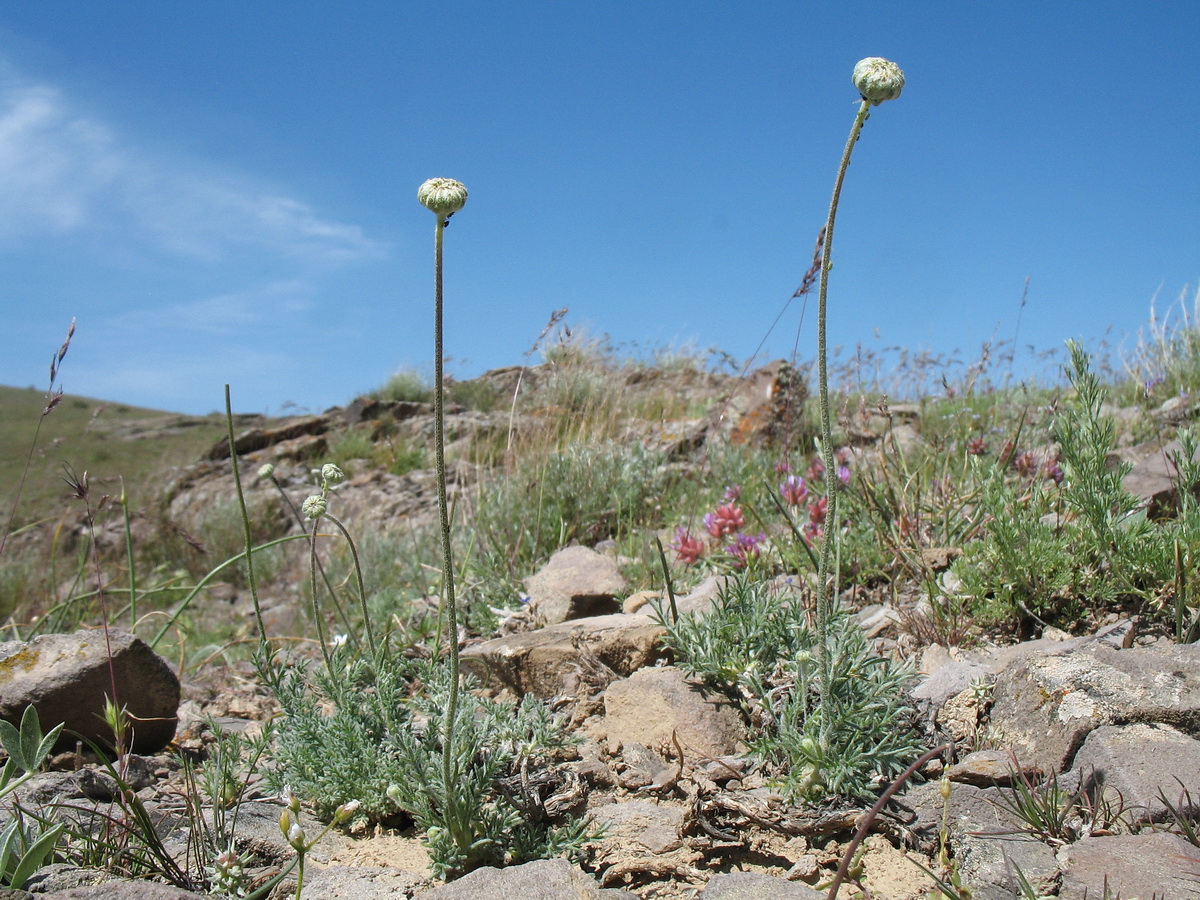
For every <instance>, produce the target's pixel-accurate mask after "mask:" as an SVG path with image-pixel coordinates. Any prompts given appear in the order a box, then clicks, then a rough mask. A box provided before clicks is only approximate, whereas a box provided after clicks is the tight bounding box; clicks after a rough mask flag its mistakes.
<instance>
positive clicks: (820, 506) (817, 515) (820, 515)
mask: <svg viewBox="0 0 1200 900" xmlns="http://www.w3.org/2000/svg"><path fill="white" fill-rule="evenodd" d="M828 510H829V498H828V497H822V498H821V499H820V500H814V501H813V502H812V503H810V504H808V521H809V522H810V523H811V524H813V525H824V524H825V513H826V512H828Z"/></svg>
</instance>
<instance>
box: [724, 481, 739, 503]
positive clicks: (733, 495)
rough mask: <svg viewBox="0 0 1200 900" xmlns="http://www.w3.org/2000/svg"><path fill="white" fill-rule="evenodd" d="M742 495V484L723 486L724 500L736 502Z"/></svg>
mask: <svg viewBox="0 0 1200 900" xmlns="http://www.w3.org/2000/svg"><path fill="white" fill-rule="evenodd" d="M741 496H742V486H741V485H740V484H731V485H729V486H728V487H726V488H725V502H726V503H737V502H738V500H739V499H740V498H741Z"/></svg>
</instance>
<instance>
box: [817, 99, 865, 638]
mask: <svg viewBox="0 0 1200 900" xmlns="http://www.w3.org/2000/svg"><path fill="white" fill-rule="evenodd" d="M870 110H871V103H870V101H868V100H863V101H862V104H861V105H860V106H859V108H858V115H857V116H855V117H854V126H853V127H852V128H851V129H850V138H849V139H848V140H847V141H846V149H845V150H843V151H842V162H841V165H840V166H838V173H837V180H836V181H835V182H834V184H833V199H832V200H830V202H829V218H828V219H827V220H826V222H825V250H824V253H823V254H822V257H821V288H820V292H819V294H818V300H817V385H818V390H819V392H820V402H821V461H822V463H823V464H824V466H825V496H826V498H827V502H828V504H829V505H828V507H827V509H826V511H825V539H824V540H823V541H822V542H821V558H820V561H819V565H818V567H817V610H816V611H817V631H818V637H819V641H818V646H819V647H821V648H823V647H824V646H825V638H826V636H827V635H826V630H827V626H828V622H829V612H830V609H831V608H832V606H833V597H834V590H833V582H832V581H831V580H830V574H829V568H830V562H831V561H832V559H833V544H834V542H835V541H837V538H838V517H837V470H836V468H835V461H834V458H833V426H832V424H831V421H830V414H829V366H828V356H827V353H826V350H825V311H826V298H827V296H828V294H829V270H830V269H832V268H833V223H834V219H835V218H836V217H837V207H838V198H839V197H841V194H842V182H843V181H844V180H845V178H846V169H847V168H849V166H850V154H851V153H852V152H854V144H855V143H856V142H857V141H858V135H859V132H861V131H862V127H863V123H864V122H866V121H867V117H868V115H870Z"/></svg>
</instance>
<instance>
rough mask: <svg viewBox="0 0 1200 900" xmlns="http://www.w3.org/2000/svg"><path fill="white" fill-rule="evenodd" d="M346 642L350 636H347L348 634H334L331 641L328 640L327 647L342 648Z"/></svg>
mask: <svg viewBox="0 0 1200 900" xmlns="http://www.w3.org/2000/svg"><path fill="white" fill-rule="evenodd" d="M348 640H350V635H348V634H335V635H334V636H333V639H332V640H330V642H329V646H330V647H344V646H346V642H347V641H348Z"/></svg>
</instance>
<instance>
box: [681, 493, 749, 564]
mask: <svg viewBox="0 0 1200 900" xmlns="http://www.w3.org/2000/svg"><path fill="white" fill-rule="evenodd" d="M741 496H742V489H741V486H740V485H732V486H730V487H727V488H726V489H725V495H724V497H723V500H724V502H723V503H719V504H718V505H717V507H716V508H715V509H714V510H713V511H712V512H710V513H708V514H706V515H705V516H704V519H703V522H704V530H705V531H707V532H708V534H709V537H710V541H709V543H706V542H705V541H704V540H703V539H702V538H700V537H697V536H696V535H694V534H692V533H691V532H690V531H688V530H687V529H686V528H682V527H680V528H677V529H675V540H674V541H673V542H672V543H671V549H672V550H674V551H675V559H676V560H678V561H679V562H681V563H684V564H685V565H694V564H695V563H697V562H699V561H700V559H701V557H703V556H704V554H705V553H706V552H707V551H708V550H709V545H710V544H711V546H712V547H713V548H714V549H715V548H721V549H723V550H724V551H725V552H726V553H727V554H728V555H729V557H730V558H731V560H732V562H733V566H734V567H735V568H742V567H743V566H745V565H746V564H747V563H749V562H750V561H752V560H754V559H757V558H758V556H759V551H760V547H761V546H762V544H763V543H764V542H765V541H766V539H767V536H766V534H765V533H761V532H760V533H759V534H746V533H745V531H744V529H745V527H746V514H745V513H744V512H743V511H742V508H741V507H740V506H738V501H739V500H740V499H741Z"/></svg>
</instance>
